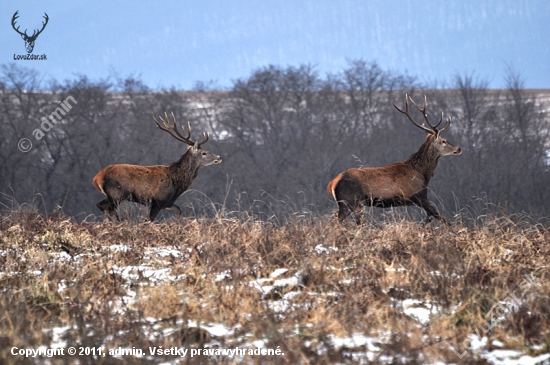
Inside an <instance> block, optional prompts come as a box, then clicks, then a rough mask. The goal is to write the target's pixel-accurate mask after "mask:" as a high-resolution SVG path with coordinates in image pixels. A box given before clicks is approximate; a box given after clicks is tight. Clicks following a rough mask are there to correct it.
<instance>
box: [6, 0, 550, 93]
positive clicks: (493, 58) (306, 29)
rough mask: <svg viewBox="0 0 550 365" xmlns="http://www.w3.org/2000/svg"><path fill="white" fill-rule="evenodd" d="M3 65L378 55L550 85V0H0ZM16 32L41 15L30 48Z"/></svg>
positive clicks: (249, 64) (319, 64)
mask: <svg viewBox="0 0 550 365" xmlns="http://www.w3.org/2000/svg"><path fill="white" fill-rule="evenodd" d="M0 4H1V5H0V14H1V17H0V40H1V48H0V49H1V50H2V51H1V55H0V63H8V62H16V63H17V64H18V65H25V66H28V67H31V68H34V69H36V70H38V71H40V72H41V73H42V74H44V75H46V78H47V77H49V76H51V77H54V78H56V79H58V80H63V79H66V78H72V77H73V75H75V74H84V75H87V76H89V77H90V78H92V79H98V78H104V77H107V76H109V74H110V73H112V72H113V71H115V72H117V73H119V74H120V75H122V76H128V75H131V74H134V75H139V76H140V77H141V78H142V80H143V81H144V82H145V83H146V84H148V85H149V86H151V87H157V86H164V87H169V86H175V87H178V88H191V87H192V86H193V85H194V83H195V82H196V81H203V82H208V81H210V80H215V81H217V83H218V84H219V85H221V86H225V87H227V86H231V80H235V79H237V78H241V77H247V76H249V75H250V73H251V72H252V71H253V70H255V69H257V68H259V67H262V66H266V65H269V64H274V65H278V66H288V65H291V66H298V65H300V64H311V65H314V66H315V67H316V69H317V70H318V71H319V73H320V74H321V75H324V74H325V73H327V72H330V73H337V72H340V71H341V70H342V69H343V68H345V67H346V65H347V61H348V60H356V59H359V58H361V59H364V60H366V61H376V62H377V63H378V64H379V65H380V66H381V67H382V68H384V69H389V70H395V71H399V72H405V71H406V72H408V73H409V74H411V75H415V76H418V77H419V79H420V80H423V81H432V82H433V81H435V80H439V81H449V80H451V78H452V77H453V75H455V74H456V73H461V74H465V73H467V74H470V73H472V72H474V73H475V75H477V76H478V77H480V78H482V79H487V80H488V81H490V86H491V87H495V88H497V87H502V86H503V78H504V74H505V70H506V67H507V65H510V66H512V67H513V68H514V69H516V70H517V71H519V72H521V73H522V75H523V76H524V78H525V80H526V87H529V88H550V1H548V0H401V1H397V0H396V1H392V0H342V1H339V0H315V1H314V0H311V1H302V0H269V1H267V0H197V1H158V2H153V1H96V0H94V1H78V0H56V1H27V0H19V1H11V0H9V1H7V0H0ZM17 10H19V15H20V17H19V19H18V20H17V24H18V25H20V26H21V28H20V30H24V29H26V28H27V29H28V32H27V33H28V34H32V30H33V29H36V28H40V27H41V22H42V21H43V18H42V17H43V15H44V12H46V13H47V14H48V16H49V23H48V25H47V26H46V28H45V29H44V31H43V33H42V34H40V35H39V37H38V39H37V40H36V44H35V48H34V51H33V54H37V55H41V54H46V55H47V60H46V61H23V60H19V61H14V59H13V58H14V54H16V55H19V54H26V51H25V45H24V42H23V40H22V39H21V37H20V36H19V35H18V34H17V33H16V32H15V31H14V30H13V28H12V26H11V19H12V16H13V14H14V13H15V11H17Z"/></svg>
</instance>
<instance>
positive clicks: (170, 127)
mask: <svg viewBox="0 0 550 365" xmlns="http://www.w3.org/2000/svg"><path fill="white" fill-rule="evenodd" d="M153 119H154V120H155V123H156V124H157V127H159V128H160V129H162V130H163V131H165V132H168V133H169V134H170V135H171V136H172V137H174V138H175V139H177V140H178V141H180V142H183V143H186V144H188V145H189V146H194V145H195V144H196V143H197V142H194V141H192V140H191V124H189V122H187V129H188V130H189V132H188V133H187V136H185V135H183V134H182V132H183V133H185V129H184V128H183V126H182V127H181V130H182V132H180V131H179V128H178V123H177V121H176V117H175V116H174V113H173V112H172V120H173V123H172V124H170V122H169V121H168V114H167V113H164V118H162V117H161V116H159V119H160V121H161V122H162V124H164V127H163V126H162V125H160V123H159V121H158V120H157V118H155V116H153ZM203 135H204V138H203V140H202V141H201V142H199V143H198V145H197V147H200V146H201V145H203V144H205V143H206V142H207V141H208V138H209V137H210V135H209V134H208V133H204V134H203Z"/></svg>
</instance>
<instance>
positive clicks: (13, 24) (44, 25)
mask: <svg viewBox="0 0 550 365" xmlns="http://www.w3.org/2000/svg"><path fill="white" fill-rule="evenodd" d="M17 13H19V10H17V11H16V12H15V14H13V17H12V18H11V26H12V27H13V29H14V30H15V31H16V32H17V33H19V34H21V35H22V36H25V37H26V38H28V39H33V38H34V39H36V38H37V37H38V35H39V34H40V33H42V31H43V30H44V28H46V24H48V20H50V18H49V17H48V14H46V13H44V17H43V18H44V19H46V21H45V22H42V29H40V30H36V29H35V30H34V32H33V33H32V35H31V36H29V35H28V34H27V30H26V29H25V32H24V33H21V31H19V27H17V28H16V27H15V21H16V20H17V18H19V15H17ZM37 32H38V33H37Z"/></svg>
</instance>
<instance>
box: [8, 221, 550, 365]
mask: <svg viewBox="0 0 550 365" xmlns="http://www.w3.org/2000/svg"><path fill="white" fill-rule="evenodd" d="M161 249H162V250H164V251H159V250H161ZM549 253H550V232H549V230H548V229H545V228H543V227H542V226H541V225H537V224H535V223H532V222H531V223H530V222H528V221H527V220H520V221H519V222H517V221H515V220H514V219H511V218H509V217H499V218H496V217H495V218H492V219H488V220H487V221H486V223H484V224H483V225H479V226H474V227H466V226H463V225H461V224H459V223H458V222H457V223H455V224H453V225H452V226H450V227H442V226H438V225H437V224H434V225H433V226H427V227H424V226H421V225H419V224H417V223H413V222H410V221H399V222H396V221H391V220H388V221H386V222H382V223H377V224H373V225H367V226H364V227H361V228H356V227H351V226H348V227H343V228H342V227H339V226H338V225H337V224H335V222H334V221H333V220H332V219H329V218H326V217H325V218H323V217H320V218H318V219H312V220H308V221H300V220H295V221H289V222H287V223H284V224H281V225H274V224H271V223H266V222H260V221H257V220H254V219H252V218H250V219H243V218H242V217H241V218H238V219H237V218H231V217H225V216H218V217H216V218H214V219H199V220H195V219H184V220H181V221H175V220H169V221H166V222H164V223H160V224H150V223H135V222H125V223H121V224H116V225H113V224H111V223H108V222H105V223H77V222H75V221H73V220H71V219H68V218H64V217H60V216H52V217H44V216H42V215H39V214H36V213H34V212H27V213H25V212H13V213H11V214H9V215H5V216H3V217H1V223H0V268H1V270H0V271H1V272H2V273H0V293H1V294H0V363H6V364H12V363H13V364H14V363H21V364H23V363H44V362H45V361H46V360H49V361H50V363H52V364H62V363H74V361H75V360H76V359H78V360H79V361H80V363H83V364H96V363H105V364H111V363H116V364H123V363H124V364H134V363H160V362H163V361H171V362H172V363H190V364H194V363H228V364H234V363H235V364H236V363H262V364H265V363H274V364H280V363H288V364H298V363H302V364H306V363H308V364H309V363H312V364H329V363H349V364H352V363H373V364H377V363H407V364H425V363H435V362H437V361H441V362H444V363H479V364H482V363H486V360H484V359H483V357H482V356H481V354H480V353H479V352H476V351H471V349H469V348H466V349H465V348H464V345H465V344H467V343H465V342H464V341H465V340H467V339H471V338H472V334H474V333H476V332H475V331H476V328H477V331H478V333H480V334H482V335H483V336H485V337H487V339H488V344H487V346H486V347H485V348H484V350H486V351H490V350H491V349H494V348H497V347H501V348H504V349H515V350H518V351H521V352H523V353H526V354H529V355H531V356H536V355H538V354H542V353H547V352H549V351H550V335H549V334H550V296H549V293H550V282H549V281H548V277H549V267H550V266H549V265H548V255H549ZM277 269H287V270H288V271H286V272H284V273H282V274H281V275H280V276H277V277H271V275H272V274H273V273H274V272H278V273H280V272H282V271H276V270H277ZM153 270H156V271H153ZM527 274H530V275H532V276H533V277H536V278H538V279H539V280H538V284H537V285H536V286H535V285H533V286H530V287H529V288H528V290H525V291H522V290H523V289H524V287H522V283H523V284H524V280H525V277H524V276H525V275H527ZM281 279H288V280H286V281H285V280H281ZM277 280H278V281H277ZM262 287H263V291H262V290H260V289H261V288H262ZM511 293H516V296H518V297H519V296H521V298H520V299H521V300H520V303H516V304H518V305H517V308H514V309H511V308H508V309H509V310H507V311H505V312H500V314H501V315H500V317H498V316H496V315H495V316H490V317H494V318H493V320H495V322H494V323H495V325H494V326H493V328H492V329H491V330H490V331H488V333H486V334H485V333H483V332H480V329H479V327H478V326H479V325H483V327H485V328H486V327H487V326H486V325H484V324H483V323H484V320H486V321H487V322H489V323H490V320H491V318H488V317H487V313H488V312H489V311H490V310H491V308H493V307H494V306H495V305H496V304H497V303H502V302H503V301H504V300H505V299H506V298H507V297H508V296H509V295H510V294H511ZM520 294H521V295H520ZM413 307H418V308H420V310H421V311H423V313H432V314H431V316H430V317H429V319H424V320H422V318H415V317H414V315H413V313H419V312H414V311H413ZM418 308H417V309H418ZM493 312H494V311H493ZM495 313H496V312H495ZM497 317H498V318H497ZM216 325H223V326H224V327H223V328H225V332H223V333H222V334H219V333H218V332H216V331H215V330H213V328H214V327H215V326H216ZM56 333H58V334H56ZM346 338H347V339H348V340H347V341H346V342H342V341H343V340H342V339H346ZM351 339H355V340H356V344H355V345H354V343H353V341H352V340H351ZM365 339H369V340H365ZM257 340H262V341H263V344H264V347H265V348H270V349H276V348H279V349H281V350H282V352H284V356H275V357H273V356H248V355H247V356H233V357H228V356H225V357H224V356H217V357H216V356H213V357H209V356H199V357H193V358H190V357H185V358H179V357H174V356H170V355H166V356H158V355H155V356H146V357H134V356H124V357H119V358H113V357H110V356H106V357H104V358H103V357H101V358H94V357H93V356H80V357H69V356H66V357H54V358H51V359H47V358H44V357H41V358H35V359H32V358H31V359H25V358H23V357H16V356H13V355H11V353H10V351H11V349H12V347H14V346H15V347H18V348H35V349H36V348H38V347H39V346H46V347H49V346H50V345H51V344H55V343H57V344H58V345H59V344H60V343H61V345H62V346H63V347H65V348H67V347H69V346H95V347H97V346H104V347H105V348H106V349H107V350H108V349H114V348H118V347H124V348H141V349H143V351H144V352H145V353H146V354H148V351H149V350H148V348H149V347H157V348H158V347H160V346H162V347H163V348H165V349H166V348H170V347H173V346H177V347H182V348H183V347H185V348H234V347H237V346H238V347H240V348H248V347H252V346H253V345H252V344H253V341H257ZM495 340H498V341H500V342H501V344H500V343H499V342H497V341H495ZM451 345H452V346H454V348H455V349H456V351H457V352H458V353H462V352H463V351H464V350H466V353H465V355H464V356H463V357H462V358H460V357H458V356H457V355H456V354H455V353H454V352H453V351H452V350H451Z"/></svg>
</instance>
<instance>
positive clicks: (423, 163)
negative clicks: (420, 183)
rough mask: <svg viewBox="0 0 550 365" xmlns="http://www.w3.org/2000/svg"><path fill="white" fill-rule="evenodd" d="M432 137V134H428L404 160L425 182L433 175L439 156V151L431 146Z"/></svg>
mask: <svg viewBox="0 0 550 365" xmlns="http://www.w3.org/2000/svg"><path fill="white" fill-rule="evenodd" d="M433 139H434V136H433V135H429V136H428V137H427V138H426V141H424V143H423V144H422V146H420V148H419V149H418V151H417V152H416V153H414V154H413V155H412V156H411V157H409V159H408V160H407V161H405V163H407V164H409V165H410V166H411V167H412V168H413V169H415V170H416V171H418V172H419V173H420V174H422V176H424V179H425V180H426V183H427V182H428V181H430V179H431V178H432V176H433V175H434V171H435V168H436V167H437V161H438V160H439V157H440V156H439V153H438V152H437V151H436V150H435V148H434V147H433Z"/></svg>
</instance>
